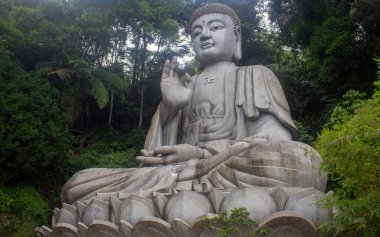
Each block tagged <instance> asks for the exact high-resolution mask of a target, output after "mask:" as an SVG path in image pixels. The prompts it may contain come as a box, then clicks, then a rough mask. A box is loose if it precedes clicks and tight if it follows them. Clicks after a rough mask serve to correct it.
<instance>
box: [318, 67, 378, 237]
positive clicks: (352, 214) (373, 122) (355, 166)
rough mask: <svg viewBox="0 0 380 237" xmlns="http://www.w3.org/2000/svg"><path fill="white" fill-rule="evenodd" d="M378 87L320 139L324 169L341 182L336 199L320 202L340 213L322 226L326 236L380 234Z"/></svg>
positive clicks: (332, 197)
mask: <svg viewBox="0 0 380 237" xmlns="http://www.w3.org/2000/svg"><path fill="white" fill-rule="evenodd" d="M379 66H380V61H379ZM376 86H377V89H376V91H375V94H374V95H373V97H372V98H371V99H369V100H366V101H365V102H364V103H360V104H361V106H358V108H356V109H355V112H354V113H353V115H351V116H349V113H346V114H344V116H341V117H340V118H339V119H338V120H337V121H338V122H336V123H334V124H333V125H330V126H329V127H326V128H325V129H324V130H323V132H322V134H321V135H320V136H319V138H318V141H317V149H318V151H319V152H320V153H321V155H322V157H323V163H322V168H323V169H324V170H325V171H327V172H328V173H329V174H334V176H335V177H336V178H337V180H338V182H339V183H338V184H339V185H336V187H335V190H334V191H335V193H334V195H330V196H328V197H327V198H325V199H324V200H322V201H321V204H322V205H323V206H325V207H329V208H331V207H336V208H337V209H338V211H337V212H336V213H335V214H334V215H333V216H332V219H331V221H329V222H327V223H325V224H324V225H322V231H323V232H324V234H326V235H331V234H332V233H334V234H336V236H378V233H380V201H379V200H380V199H379V197H380V178H379V174H380V78H379V81H378V82H376Z"/></svg>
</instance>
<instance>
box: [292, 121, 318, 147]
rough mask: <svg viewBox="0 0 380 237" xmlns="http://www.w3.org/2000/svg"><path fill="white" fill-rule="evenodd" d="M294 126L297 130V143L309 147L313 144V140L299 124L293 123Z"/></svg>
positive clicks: (297, 122)
mask: <svg viewBox="0 0 380 237" xmlns="http://www.w3.org/2000/svg"><path fill="white" fill-rule="evenodd" d="M294 124H295V125H296V127H297V129H298V136H299V137H298V141H299V142H302V143H306V144H309V145H311V144H312V143H313V142H314V140H315V138H314V137H313V136H311V135H310V134H309V133H308V131H307V130H306V128H305V127H304V126H303V124H302V123H301V122H299V121H294Z"/></svg>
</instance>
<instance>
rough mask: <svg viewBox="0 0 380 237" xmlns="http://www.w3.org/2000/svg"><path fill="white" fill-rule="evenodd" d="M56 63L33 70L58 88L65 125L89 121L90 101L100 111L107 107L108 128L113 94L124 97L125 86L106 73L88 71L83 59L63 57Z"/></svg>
mask: <svg viewBox="0 0 380 237" xmlns="http://www.w3.org/2000/svg"><path fill="white" fill-rule="evenodd" d="M56 61H57V62H43V63H39V64H37V68H38V69H39V71H40V72H41V74H42V75H44V76H46V77H48V78H50V79H51V80H52V83H53V84H55V85H57V86H58V87H60V90H61V95H62V104H63V107H64V109H65V112H66V113H67V114H68V115H69V122H70V123H71V124H74V123H75V122H77V120H78V119H79V118H81V119H82V121H81V122H83V121H86V122H89V121H90V119H91V118H90V117H91V111H92V108H91V99H93V100H94V102H96V105H97V108H98V109H100V110H102V109H104V108H105V107H106V106H107V105H109V104H110V109H109V115H108V125H109V126H111V122H112V114H113V104H114V95H115V94H117V95H119V96H125V94H126V93H127V90H128V83H126V81H124V80H123V79H122V78H121V77H119V76H118V75H117V74H115V73H112V72H111V71H109V70H106V69H104V68H100V67H98V68H92V67H91V66H89V64H88V63H87V62H86V61H85V60H83V59H76V58H74V59H70V57H68V56H66V55H64V56H63V57H62V58H61V59H59V60H56ZM59 64H61V65H59ZM119 73H120V72H119ZM57 79H58V81H57Z"/></svg>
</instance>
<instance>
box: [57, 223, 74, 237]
mask: <svg viewBox="0 0 380 237" xmlns="http://www.w3.org/2000/svg"><path fill="white" fill-rule="evenodd" d="M52 236H54V237H79V236H80V235H79V232H78V228H76V227H74V226H72V225H70V224H66V223H58V224H57V225H56V226H55V227H54V229H53V233H52Z"/></svg>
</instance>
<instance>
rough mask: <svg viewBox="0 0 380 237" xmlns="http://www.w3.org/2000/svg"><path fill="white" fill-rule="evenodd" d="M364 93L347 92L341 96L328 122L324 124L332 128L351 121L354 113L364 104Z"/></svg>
mask: <svg viewBox="0 0 380 237" xmlns="http://www.w3.org/2000/svg"><path fill="white" fill-rule="evenodd" d="M365 97H366V94H365V93H360V92H359V91H356V90H349V91H347V93H346V94H344V95H343V96H342V100H341V102H339V103H338V104H337V105H336V106H335V107H334V109H333V111H332V113H331V115H330V118H329V121H328V122H327V123H326V124H325V126H328V127H330V128H332V127H333V126H334V125H335V124H342V123H344V122H347V121H348V120H350V119H351V117H352V116H353V115H354V113H355V111H356V110H358V109H359V108H360V107H362V106H363V104H364V103H365V100H364V99H365Z"/></svg>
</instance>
